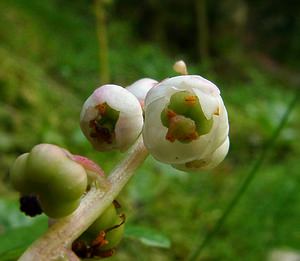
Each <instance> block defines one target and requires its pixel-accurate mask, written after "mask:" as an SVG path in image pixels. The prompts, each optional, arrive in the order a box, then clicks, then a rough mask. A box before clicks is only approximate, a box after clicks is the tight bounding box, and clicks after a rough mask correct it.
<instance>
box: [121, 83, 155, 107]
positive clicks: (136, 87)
mask: <svg viewBox="0 0 300 261" xmlns="http://www.w3.org/2000/svg"><path fill="white" fill-rule="evenodd" d="M157 83H158V82H157V81H155V80H153V79H150V78H143V79H140V80H138V81H136V82H134V83H133V84H131V85H129V86H127V87H126V90H128V91H130V92H131V93H132V94H133V95H134V96H135V97H137V99H138V100H139V102H140V104H141V106H142V107H144V101H145V98H146V95H147V93H148V91H149V90H150V89H151V88H152V87H154V86H155V85H156V84H157Z"/></svg>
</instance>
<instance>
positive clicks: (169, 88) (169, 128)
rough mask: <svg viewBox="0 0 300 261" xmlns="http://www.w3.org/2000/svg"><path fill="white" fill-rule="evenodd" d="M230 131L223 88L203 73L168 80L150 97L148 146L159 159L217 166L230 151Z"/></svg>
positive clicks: (191, 167) (190, 166) (190, 167)
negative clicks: (221, 90) (202, 75)
mask: <svg viewBox="0 0 300 261" xmlns="http://www.w3.org/2000/svg"><path fill="white" fill-rule="evenodd" d="M228 131H229V124H228V117H227V112H226V108H225V106H224V104H223V101H222V98H221V96H220V91H219V89H218V88H217V87H216V86H215V85H214V84H213V83H212V82H210V81H208V80H206V79H204V78H202V77H200V76H197V75H184V76H177V77H173V78H169V79H166V80H164V81H162V82H161V83H159V84H158V85H156V86H155V87H154V88H152V89H151V90H150V91H149V93H148V94H147V96H146V99H145V126H144V129H143V138H144V143H145V146H146V147H147V149H148V150H149V152H150V153H151V154H152V155H153V156H154V157H155V158H156V159H157V160H159V161H162V162H164V163H169V164H172V165H173V166H174V167H175V168H178V169H181V170H186V171H195V170H200V169H203V168H205V167H204V166H206V168H211V167H215V166H216V165H217V164H219V163H220V162H221V161H222V160H223V158H224V157H225V155H226V153H227V151H228V146H229V140H228ZM204 161H205V163H204Z"/></svg>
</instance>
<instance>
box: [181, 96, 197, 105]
mask: <svg viewBox="0 0 300 261" xmlns="http://www.w3.org/2000/svg"><path fill="white" fill-rule="evenodd" d="M184 101H185V102H186V103H187V104H188V105H195V104H196V103H197V97H196V96H195V95H187V96H185V98H184Z"/></svg>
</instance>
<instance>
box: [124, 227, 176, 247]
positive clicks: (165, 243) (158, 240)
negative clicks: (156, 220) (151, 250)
mask: <svg viewBox="0 0 300 261" xmlns="http://www.w3.org/2000/svg"><path fill="white" fill-rule="evenodd" d="M125 237H128V238H132V239H137V240H139V241H140V242H141V243H143V244H145V245H147V246H152V247H161V248H170V246H171V242H170V240H169V239H168V238H167V237H166V236H165V235H163V234H161V233H160V232H157V231H155V230H153V229H151V228H147V227H142V226H133V225H126V227H125Z"/></svg>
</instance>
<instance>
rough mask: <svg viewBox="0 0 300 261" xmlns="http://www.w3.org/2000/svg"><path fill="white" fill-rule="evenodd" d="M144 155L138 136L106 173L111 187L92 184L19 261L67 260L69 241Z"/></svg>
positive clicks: (109, 200)
mask: <svg viewBox="0 0 300 261" xmlns="http://www.w3.org/2000/svg"><path fill="white" fill-rule="evenodd" d="M147 155H148V151H147V150H146V148H145V146H144V143H143V139H142V137H139V138H138V140H137V141H136V143H135V144H134V145H133V146H132V147H131V149H130V150H129V152H128V154H127V156H126V157H125V158H124V160H123V161H121V162H120V163H119V164H118V165H117V166H116V167H115V169H113V170H112V172H111V174H110V175H109V177H108V180H109V181H110V182H111V184H112V185H111V187H110V188H108V189H107V190H101V189H97V188H95V187H93V188H92V189H91V190H90V191H89V192H88V193H87V195H86V196H85V197H84V198H83V199H82V202H81V203H80V206H79V207H78V208H77V210H76V211H75V212H74V213H72V214H71V215H70V216H67V217H64V218H61V219H59V220H58V221H57V222H56V223H55V224H54V225H53V226H51V227H50V228H49V229H48V231H47V232H46V233H45V234H44V235H43V236H42V237H41V238H39V239H38V240H36V241H35V242H34V243H33V244H32V245H31V246H30V247H29V248H28V249H27V251H26V252H25V253H24V254H23V255H22V256H21V257H20V259H19V261H31V260H40V261H46V260H47V261H49V260H69V258H68V257H67V255H66V251H67V249H70V247H71V245H72V242H73V241H74V240H75V239H76V238H78V237H79V236H80V235H81V234H82V233H83V232H84V231H85V230H86V229H87V228H88V227H89V226H90V225H91V224H92V223H93V222H94V221H95V220H96V219H97V218H98V217H99V216H100V215H101V213H103V211H104V210H105V209H106V208H107V207H108V206H109V205H110V204H111V203H112V201H113V200H114V199H115V198H116V197H117V195H118V194H119V193H120V191H121V190H122V189H123V187H124V186H125V185H126V184H127V182H128V181H129V179H130V178H131V177H132V176H133V174H134V171H135V170H136V169H137V168H138V167H139V166H140V165H141V164H142V163H143V161H144V160H145V159H146V157H147Z"/></svg>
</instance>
